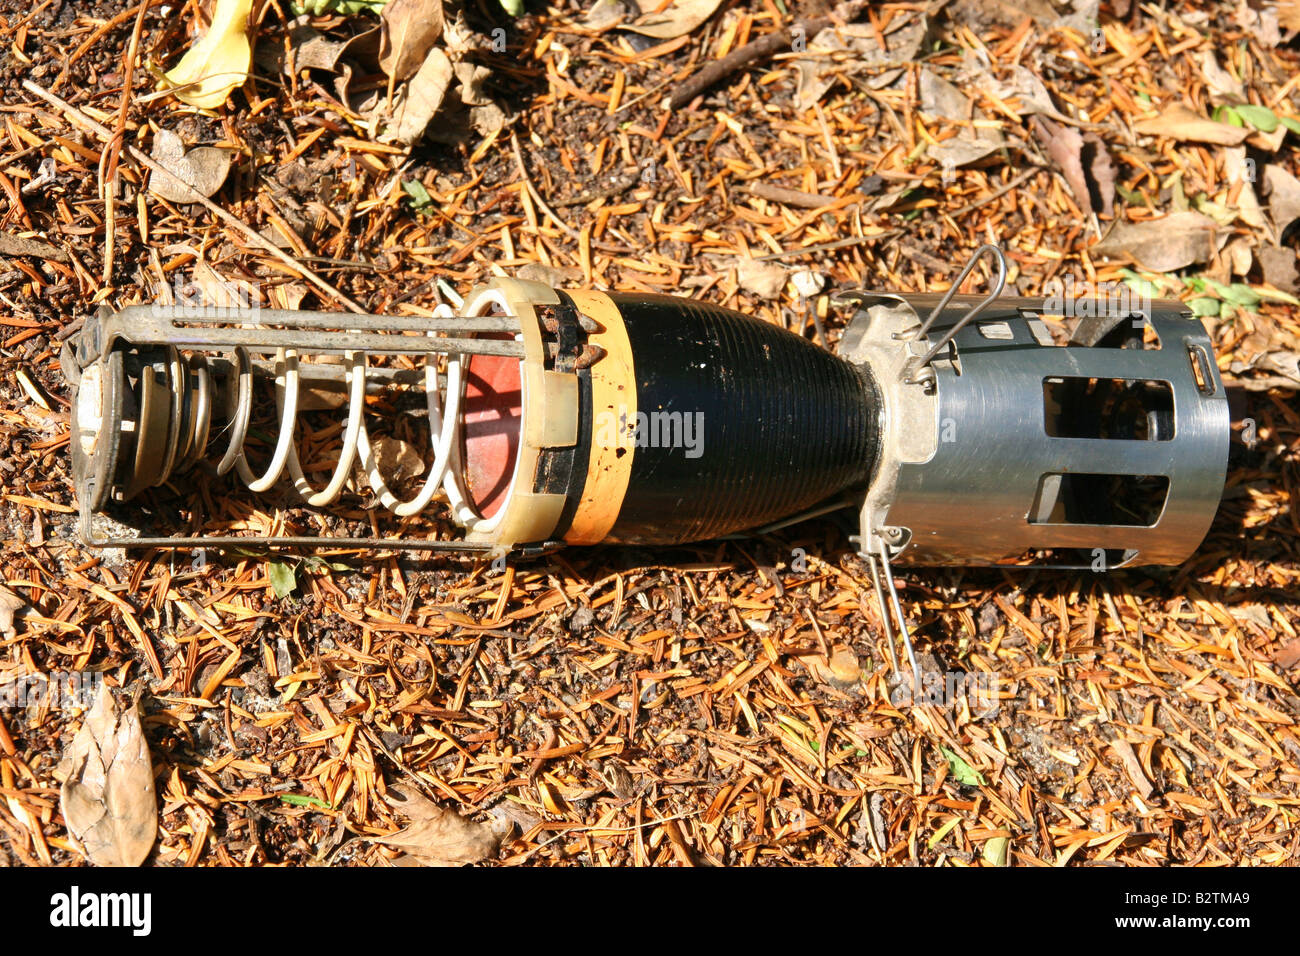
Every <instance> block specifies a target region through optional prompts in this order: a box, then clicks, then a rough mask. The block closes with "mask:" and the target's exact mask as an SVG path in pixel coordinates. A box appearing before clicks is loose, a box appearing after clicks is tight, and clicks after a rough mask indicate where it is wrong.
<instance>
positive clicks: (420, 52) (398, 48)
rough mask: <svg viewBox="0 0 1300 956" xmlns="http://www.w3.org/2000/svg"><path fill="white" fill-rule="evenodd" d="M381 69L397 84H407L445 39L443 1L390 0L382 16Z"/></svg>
mask: <svg viewBox="0 0 1300 956" xmlns="http://www.w3.org/2000/svg"><path fill="white" fill-rule="evenodd" d="M380 23H381V26H380V30H381V33H380V38H379V66H380V69H382V70H383V71H384V72H385V73H387V74H388V75H389V76H391V77H392V78H393V79H395V80H405V79H407V78H408V77H410V76H413V75H414V74H415V73H416V71H418V70H419V69H420V66H421V64H423V63H424V62H425V59H426V58H427V57H428V55H429V51H430V50H432V49H433V45H434V43H436V42H437V41H438V38H439V37H440V36H442V24H443V15H442V0H391V2H390V3H387V4H385V5H384V12H383V13H382V14H381V15H380Z"/></svg>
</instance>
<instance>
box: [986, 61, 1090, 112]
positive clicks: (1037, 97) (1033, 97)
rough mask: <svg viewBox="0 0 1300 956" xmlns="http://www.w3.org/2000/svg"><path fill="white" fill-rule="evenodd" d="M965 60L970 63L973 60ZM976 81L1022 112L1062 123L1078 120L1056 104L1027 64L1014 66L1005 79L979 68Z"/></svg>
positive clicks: (1016, 110)
mask: <svg viewBox="0 0 1300 956" xmlns="http://www.w3.org/2000/svg"><path fill="white" fill-rule="evenodd" d="M966 62H967V63H969V62H970V60H967V61H966ZM976 83H977V84H978V85H979V87H980V88H981V89H983V90H985V91H987V92H989V93H991V94H993V95H994V96H995V97H997V98H998V99H999V100H1003V101H1006V100H1012V101H1014V105H1013V104H1012V103H1008V104H1007V105H1008V106H1012V108H1013V109H1014V110H1015V112H1016V114H1017V115H1019V116H1028V115H1030V114H1037V115H1038V116H1046V117H1049V118H1050V119H1054V120H1059V121H1061V122H1063V123H1073V122H1075V121H1074V120H1071V119H1070V117H1068V116H1066V115H1065V114H1063V113H1062V112H1061V111H1060V110H1058V109H1057V108H1056V104H1055V103H1053V102H1052V95H1051V94H1050V93H1048V92H1047V87H1046V86H1045V85H1044V84H1043V81H1042V80H1040V79H1039V78H1038V77H1037V76H1035V75H1034V73H1033V71H1032V70H1030V69H1029V67H1027V66H1020V65H1016V66H1013V67H1012V68H1011V71H1010V73H1009V74H1008V75H1007V78H1006V79H1004V80H998V79H995V78H994V77H993V75H992V74H991V73H989V72H988V70H987V69H983V68H977V69H976Z"/></svg>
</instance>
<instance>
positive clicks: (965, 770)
mask: <svg viewBox="0 0 1300 956" xmlns="http://www.w3.org/2000/svg"><path fill="white" fill-rule="evenodd" d="M939 749H940V750H942V751H943V755H944V757H946V758H947V759H948V769H949V770H951V771H952V776H953V779H954V780H956V781H957V782H958V783H961V784H965V785H966V786H968V787H978V786H980V785H982V784H985V783H987V782H988V781H987V780H985V779H984V774H982V773H980V772H979V771H978V770H976V769H975V768H974V767H972V766H971V765H970V764H968V763H967V762H966V761H965V760H962V759H961V757H958V756H957V755H956V754H955V753H953V752H952V751H951V750H949V749H948V748H947V747H940V748H939Z"/></svg>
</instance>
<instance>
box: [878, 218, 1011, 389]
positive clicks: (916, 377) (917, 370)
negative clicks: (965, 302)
mask: <svg viewBox="0 0 1300 956" xmlns="http://www.w3.org/2000/svg"><path fill="white" fill-rule="evenodd" d="M985 255H991V256H993V259H994V261H995V262H996V263H997V266H998V274H997V278H996V279H995V280H994V282H993V288H992V290H991V291H990V292H989V294H988V295H986V296H985V297H984V298H983V299H981V300H980V301H979V302H978V303H976V305H975V307H974V308H973V309H970V310H969V311H968V312H967V313H966V314H965V315H963V316H962V317H961V318H960V319H958V320H957V322H956V323H955V324H954V325H953V326H952V328H950V329H949V330H948V331H947V332H945V333H944V335H943V337H942V338H940V339H939V341H938V342H935V343H934V345H932V346H931V347H930V351H928V352H926V353H925V355H924V356H922V357H921V359H920V360H919V361H917V362H914V363H912V364H911V365H909V371H908V374H907V377H906V378H905V379H904V381H905V382H907V384H909V385H917V384H920V383H921V382H922V381H924V380H925V379H926V377H927V376H926V375H925V374H924V373H923V372H922V370H923V369H925V368H927V367H928V366H929V364H930V363H931V362H932V361H933V360H934V357H935V356H936V355H938V354H939V352H940V351H942V350H943V349H944V348H945V347H947V345H948V343H949V342H951V341H952V340H953V337H954V336H955V335H956V334H957V333H958V332H960V331H961V330H962V329H964V328H965V327H966V326H967V325H969V324H970V323H971V321H972V320H974V319H975V318H976V317H977V316H979V315H980V314H981V313H982V312H984V310H985V309H987V308H988V307H989V306H991V305H992V304H993V303H994V302H996V301H997V300H998V297H999V296H1001V295H1002V289H1003V288H1004V287H1005V286H1006V284H1007V256H1006V253H1004V252H1003V251H1002V248H1001V246H997V245H994V244H993V243H991V242H986V243H985V244H984V245H982V246H980V247H979V248H978V249H976V250H975V254H974V255H972V256H971V257H970V259H968V260H967V262H966V267H965V268H964V269H962V270H961V275H959V276H957V281H955V282H954V283H953V284H952V285H951V286H949V287H948V291H947V292H945V293H944V294H943V298H942V299H940V300H939V304H938V305H936V306H935V307H934V309H933V310H931V312H930V314H929V316H928V317H927V318H926V320H925V321H924V322H923V323H921V327H920V328H919V329H917V331H916V335H914V336H913V337H912V341H914V342H920V341H921V340H922V339H924V338H925V333H926V332H928V331H930V326H932V325H934V322H935V319H937V318H939V316H940V315H941V314H943V310H944V309H946V308H947V307H948V303H949V302H951V301H952V298H953V296H955V295H956V294H957V290H958V289H960V288H961V284H962V283H963V282H965V281H966V277H967V276H968V275H970V273H971V270H972V269H974V268H975V263H977V262H979V260H980V258H981V257H983V256H985ZM930 374H931V375H933V373H930Z"/></svg>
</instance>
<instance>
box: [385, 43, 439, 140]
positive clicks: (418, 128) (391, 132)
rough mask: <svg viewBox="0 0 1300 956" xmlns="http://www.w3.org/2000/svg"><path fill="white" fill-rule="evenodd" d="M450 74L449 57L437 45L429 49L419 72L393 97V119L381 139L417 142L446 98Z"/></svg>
mask: <svg viewBox="0 0 1300 956" xmlns="http://www.w3.org/2000/svg"><path fill="white" fill-rule="evenodd" d="M454 75H455V74H454V72H453V70H452V65H451V58H450V57H448V56H447V54H446V53H444V52H443V51H442V50H440V49H438V48H437V47H434V48H433V49H432V50H430V51H429V55H428V56H427V57H426V58H425V61H424V63H423V64H422V65H421V66H420V69H419V71H418V72H417V73H416V74H415V76H413V77H411V80H410V82H409V83H407V84H406V89H405V90H403V91H402V93H401V94H400V96H399V97H398V98H397V104H396V106H395V107H394V109H393V122H392V125H391V126H390V127H389V128H388V129H387V130H385V132H384V136H385V138H389V139H394V140H396V141H397V142H399V143H404V144H406V145H408V146H409V145H411V144H413V143H417V142H419V141H420V139H421V138H422V137H423V136H424V131H425V129H426V128H427V127H428V125H429V121H430V120H432V119H433V115H434V114H435V113H437V112H438V108H439V107H440V106H442V101H443V100H444V99H446V97H447V88H448V87H449V86H450V85H451V81H452V77H453V76H454Z"/></svg>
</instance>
